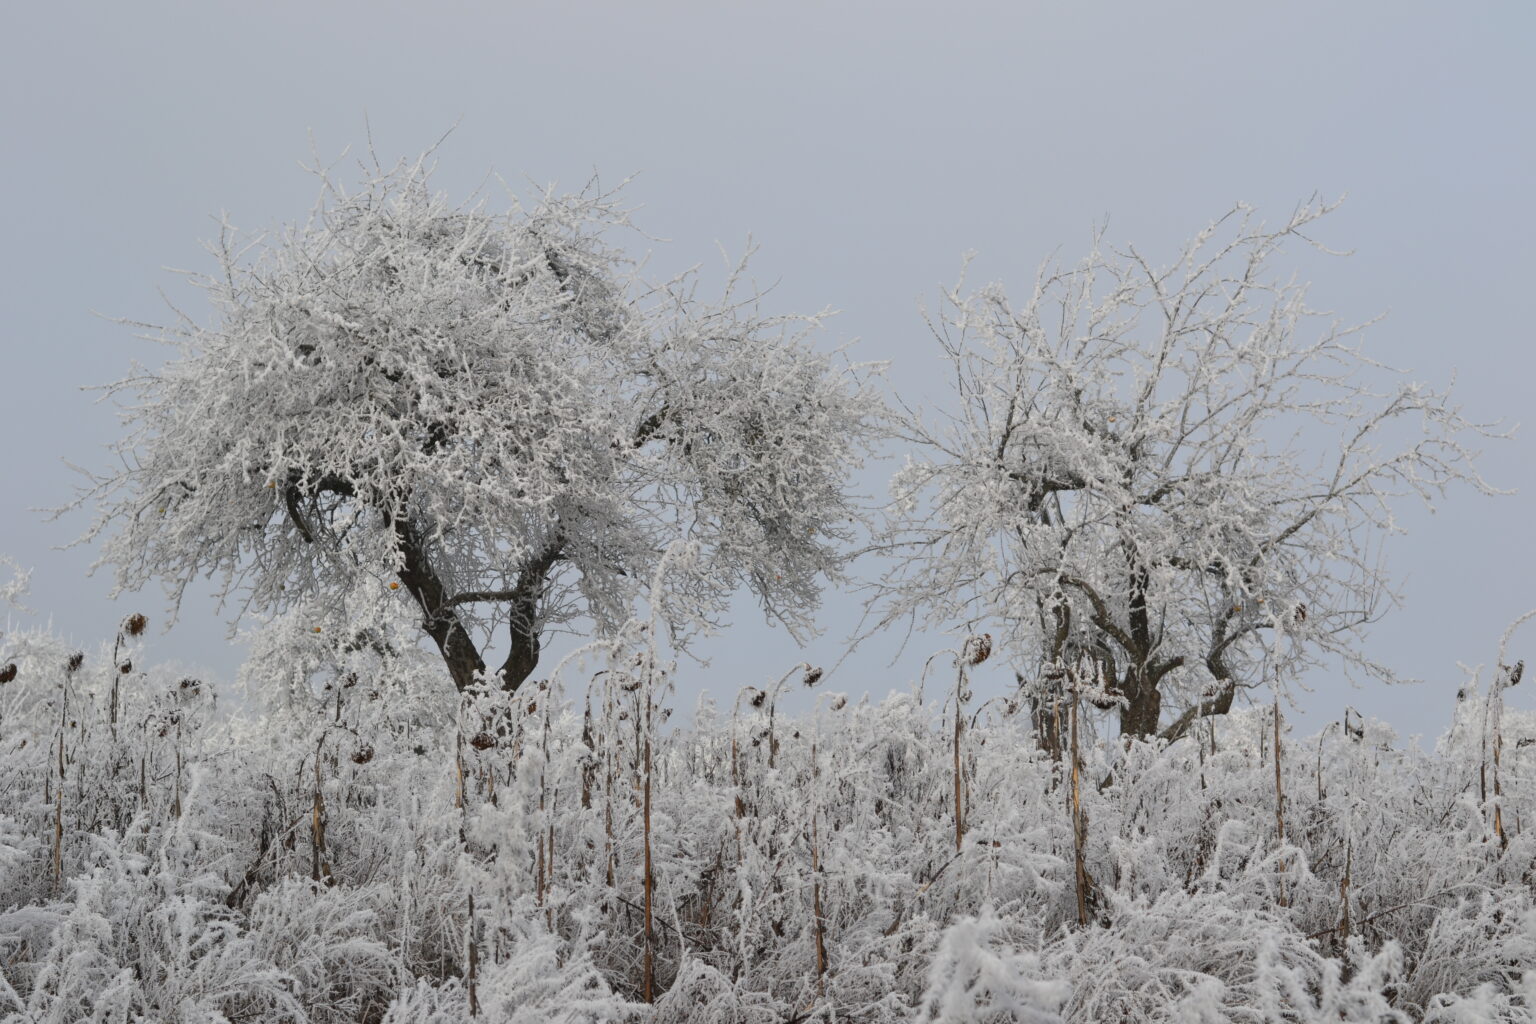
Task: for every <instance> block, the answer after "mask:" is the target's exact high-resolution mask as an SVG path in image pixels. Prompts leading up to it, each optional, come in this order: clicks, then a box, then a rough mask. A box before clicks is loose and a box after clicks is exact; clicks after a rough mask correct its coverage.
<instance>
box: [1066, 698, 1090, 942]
mask: <svg viewBox="0 0 1536 1024" xmlns="http://www.w3.org/2000/svg"><path fill="white" fill-rule="evenodd" d="M1069 713H1070V714H1071V716H1072V723H1071V731H1072V868H1073V874H1074V877H1075V880H1076V883H1077V923H1078V926H1079V927H1086V926H1087V924H1088V887H1089V886H1090V885H1091V884H1092V881H1091V879H1089V877H1088V865H1087V861H1086V860H1085V858H1084V847H1085V846H1087V844H1088V818H1087V816H1086V815H1085V814H1084V813H1083V794H1082V786H1081V782H1080V775H1081V771H1082V759H1081V747H1080V745H1079V742H1078V726H1077V722H1078V717H1079V714H1078V693H1077V683H1076V680H1075V679H1074V681H1073V685H1072V705H1071V707H1070V709H1069Z"/></svg>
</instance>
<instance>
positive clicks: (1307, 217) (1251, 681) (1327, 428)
mask: <svg viewBox="0 0 1536 1024" xmlns="http://www.w3.org/2000/svg"><path fill="white" fill-rule="evenodd" d="M1329 209H1331V207H1328V206H1325V205H1323V204H1320V203H1316V202H1313V203H1309V204H1307V205H1304V206H1302V207H1300V208H1298V209H1297V211H1296V212H1295V213H1294V214H1293V215H1292V216H1291V217H1290V218H1289V219H1288V220H1287V221H1286V222H1285V223H1284V224H1283V225H1281V226H1280V227H1278V228H1269V227H1266V226H1265V225H1264V224H1263V223H1262V222H1260V221H1259V220H1257V219H1256V218H1255V216H1254V215H1253V214H1252V212H1251V211H1250V210H1249V209H1247V208H1246V207H1243V206H1238V207H1236V208H1234V209H1232V210H1231V211H1229V212H1228V213H1227V214H1226V215H1225V216H1223V217H1221V218H1220V219H1218V220H1217V221H1215V222H1214V223H1212V224H1211V225H1210V226H1209V227H1208V228H1206V229H1205V230H1204V231H1202V232H1200V233H1199V234H1198V235H1197V236H1196V237H1195V238H1194V239H1193V240H1192V241H1190V242H1189V243H1188V244H1187V245H1185V246H1184V247H1183V249H1182V250H1181V251H1180V253H1179V254H1178V257H1177V259H1175V260H1174V261H1173V262H1172V263H1170V264H1168V265H1166V266H1160V265H1156V264H1154V263H1153V262H1151V261H1149V260H1148V259H1147V258H1146V257H1144V256H1143V255H1142V253H1141V252H1140V251H1138V250H1137V249H1135V248H1126V249H1114V248H1110V247H1107V246H1106V245H1105V244H1104V241H1103V239H1102V236H1098V237H1096V238H1095V245H1094V248H1093V251H1092V252H1090V253H1089V255H1088V256H1087V258H1086V259H1084V260H1083V261H1082V262H1081V263H1079V264H1077V265H1076V266H1074V267H1070V268H1066V269H1061V268H1057V267H1052V266H1047V267H1046V268H1045V269H1043V270H1042V271H1041V273H1040V275H1039V277H1038V279H1037V281H1036V284H1035V287H1034V290H1033V292H1032V293H1031V294H1030V295H1029V297H1028V298H1027V300H1026V301H1024V302H1023V303H1022V304H1018V305H1015V304H1014V303H1012V302H1010V300H1009V298H1008V296H1007V295H1006V294H1005V292H1004V290H1003V289H1002V287H1001V286H998V285H990V286H987V287H985V288H982V289H980V290H979V291H975V292H971V293H969V294H963V293H962V290H961V287H960V286H957V287H956V288H955V289H954V290H952V291H949V292H948V293H947V294H946V296H945V299H946V302H945V306H944V309H943V313H942V315H941V316H939V317H937V318H933V319H931V320H930V325H931V326H932V328H933V330H934V334H935V336H936V337H937V339H938V342H939V344H940V345H941V346H942V348H943V353H944V356H945V357H946V358H947V360H948V362H949V364H950V367H951V370H952V372H953V380H954V398H955V405H954V407H953V408H952V409H950V410H948V411H946V412H943V413H940V414H938V416H936V417H935V416H931V415H930V416H927V417H925V416H923V415H921V414H917V413H914V414H913V415H912V417H911V420H910V422H909V425H908V426H907V428H906V440H907V442H908V443H909V444H910V445H911V446H912V448H913V455H912V457H911V459H910V461H909V463H908V465H907V466H906V468H905V469H904V470H902V471H901V472H900V473H899V474H898V475H897V477H896V478H895V480H894V482H893V492H894V499H895V500H894V502H893V504H892V507H891V508H892V511H891V514H890V521H889V523H888V526H889V534H888V537H887V550H888V551H890V552H891V553H892V554H893V555H894V556H895V559H896V561H895V566H894V568H893V569H892V570H891V571H890V572H889V573H888V574H887V575H886V576H885V577H884V578H883V580H882V581H881V582H880V583H879V584H878V586H877V600H878V602H879V604H878V607H880V608H881V609H882V610H883V621H884V622H885V623H890V622H893V621H897V620H901V619H907V620H908V621H912V620H915V619H925V620H926V621H928V622H930V623H933V624H951V623H955V622H959V623H964V624H965V625H966V626H967V628H969V629H972V630H974V629H976V628H979V623H980V622H982V621H995V622H996V623H997V624H998V625H999V627H1000V628H999V629H998V630H997V631H998V633H999V636H1000V641H999V642H1000V644H1001V645H1003V646H1004V647H1006V648H1009V649H1010V652H1009V653H1010V654H1011V655H1012V656H1013V657H1014V658H1015V659H1016V662H1020V663H1023V664H1024V666H1025V667H1026V673H1025V674H1026V675H1027V676H1028V677H1030V678H1032V679H1039V680H1040V681H1041V682H1039V683H1038V684H1034V687H1033V689H1034V691H1035V692H1033V693H1032V696H1033V697H1034V698H1035V700H1036V703H1037V705H1039V706H1043V707H1049V706H1050V704H1051V700H1050V698H1051V694H1049V693H1047V692H1044V691H1046V690H1049V688H1050V687H1051V686H1052V685H1060V680H1061V679H1063V678H1064V675H1065V674H1075V675H1077V676H1083V675H1085V674H1086V675H1087V676H1089V677H1090V678H1088V679H1086V680H1079V681H1080V682H1086V683H1087V684H1089V685H1091V686H1093V687H1095V688H1096V692H1098V693H1099V698H1098V702H1099V703H1100V704H1101V706H1106V707H1111V706H1118V708H1119V720H1120V729H1121V731H1122V733H1123V734H1128V735H1133V736H1151V735H1153V734H1155V733H1158V732H1159V731H1161V732H1162V734H1163V735H1164V736H1166V737H1176V736H1178V735H1181V734H1182V733H1183V732H1184V731H1185V730H1186V729H1187V728H1188V727H1189V725H1190V724H1191V723H1192V722H1193V721H1194V720H1195V719H1197V718H1198V717H1200V716H1202V715H1207V714H1212V713H1224V712H1225V711H1227V710H1228V709H1229V708H1230V707H1231V705H1232V701H1233V697H1234V695H1235V694H1236V692H1237V690H1238V689H1240V688H1244V687H1251V686H1255V685H1259V684H1260V683H1261V682H1263V683H1276V682H1278V683H1280V684H1281V685H1283V684H1284V683H1285V681H1286V680H1288V679H1293V678H1295V675H1296V674H1297V673H1298V672H1300V671H1301V670H1303V669H1305V668H1306V667H1308V666H1310V665H1314V664H1317V663H1318V662H1319V661H1321V660H1323V659H1325V658H1327V657H1328V656H1338V657H1341V658H1343V659H1345V660H1346V661H1348V662H1350V663H1352V664H1353V665H1355V666H1358V667H1360V668H1362V669H1364V670H1366V671H1368V672H1370V673H1372V674H1374V675H1376V676H1379V677H1381V678H1385V679H1391V678H1393V674H1392V672H1391V671H1390V670H1389V669H1388V668H1386V667H1384V666H1383V665H1380V664H1378V663H1376V662H1374V661H1372V660H1370V659H1368V658H1366V657H1365V656H1364V655H1363V654H1361V653H1360V648H1359V646H1358V644H1357V642H1356V641H1357V640H1358V638H1359V635H1360V634H1361V633H1362V631H1363V630H1364V629H1365V628H1366V627H1367V626H1368V625H1369V624H1370V623H1371V622H1373V621H1374V620H1376V619H1377V617H1378V616H1379V614H1380V613H1381V612H1382V610H1383V609H1384V607H1385V606H1386V605H1387V604H1389V603H1391V602H1392V601H1394V600H1395V594H1394V592H1393V590H1392V582H1391V578H1390V576H1389V574H1388V573H1387V572H1386V570H1385V569H1384V568H1383V565H1382V563H1381V562H1380V560H1379V554H1380V550H1379V548H1380V545H1379V541H1380V539H1381V538H1382V537H1383V536H1384V535H1385V534H1389V533H1392V532H1397V531H1398V530H1399V527H1398V526H1397V525H1396V523H1395V521H1394V519H1393V514H1392V509H1393V505H1394V499H1397V498H1400V497H1404V496H1411V497H1416V498H1419V499H1423V500H1424V501H1426V502H1429V501H1431V499H1433V498H1434V497H1435V496H1437V495H1439V494H1441V493H1443V492H1444V490H1445V489H1446V487H1447V486H1448V485H1449V484H1451V483H1453V482H1455V481H1466V482H1469V483H1470V484H1471V485H1473V486H1474V487H1475V488H1477V489H1478V490H1480V491H1483V492H1491V491H1492V488H1490V487H1489V486H1488V485H1487V484H1486V483H1485V482H1484V481H1483V480H1482V479H1481V478H1480V477H1479V476H1478V474H1477V473H1476V471H1475V468H1474V459H1475V455H1476V452H1475V451H1473V450H1472V449H1471V448H1469V447H1468V444H1469V443H1472V441H1473V440H1474V439H1477V438H1481V437H1487V436H1492V433H1493V431H1492V429H1491V428H1490V427H1488V426H1486V425H1479V424H1475V423H1472V422H1470V421H1468V420H1467V419H1465V418H1464V417H1463V416H1462V415H1461V413H1460V412H1459V410H1458V409H1457V408H1456V407H1454V406H1453V405H1451V404H1450V403H1449V401H1448V397H1447V393H1445V392H1440V391H1433V390H1430V389H1427V388H1425V387H1422V386H1420V385H1418V384H1413V383H1408V382H1406V381H1404V380H1403V379H1402V378H1401V376H1400V375H1398V374H1397V373H1396V372H1395V371H1390V370H1388V369H1386V368H1385V367H1382V366H1381V365H1380V364H1378V363H1375V362H1373V361H1372V360H1370V359H1368V358H1367V357H1366V356H1365V355H1363V354H1362V353H1361V351H1360V349H1359V348H1358V346H1357V343H1356V340H1355V338H1354V335H1355V333H1356V331H1357V330H1358V328H1357V327H1345V326H1341V325H1340V324H1339V323H1338V322H1337V321H1335V320H1333V319H1331V318H1330V317H1329V316H1328V315H1326V314H1323V313H1320V312H1317V311H1314V310H1312V309H1310V308H1308V306H1307V305H1306V302H1305V287H1304V286H1302V285H1299V284H1297V283H1295V281H1294V280H1288V279H1285V278H1282V277H1279V276H1277V275H1276V274H1275V272H1274V270H1273V268H1272V266H1271V264H1272V262H1273V260H1274V257H1276V256H1277V255H1278V254H1279V253H1280V252H1281V251H1282V249H1283V247H1284V246H1285V245H1286V244H1287V243H1291V242H1297V241H1299V242H1303V243H1308V244H1311V242H1310V239H1308V237H1307V235H1306V233H1305V232H1306V231H1307V230H1308V228H1309V226H1310V225H1311V224H1312V223H1313V222H1314V221H1316V220H1317V219H1318V218H1319V217H1321V216H1323V215H1324V214H1326V213H1327V212H1328V210H1329ZM1030 663H1034V664H1035V665H1036V666H1037V668H1038V671H1037V670H1035V669H1029V668H1028V665H1029V664H1030ZM1053 680H1054V681H1055V682H1054V683H1053V682H1052V681H1053ZM1099 687H1102V689H1101V690H1098V689H1097V688H1099Z"/></svg>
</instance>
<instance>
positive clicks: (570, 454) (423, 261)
mask: <svg viewBox="0 0 1536 1024" xmlns="http://www.w3.org/2000/svg"><path fill="white" fill-rule="evenodd" d="M321 179H322V183H323V188H322V193H321V197H320V200H319V202H318V204H317V206H316V208H315V209H314V211H313V212H312V214H311V215H310V217H309V218H308V220H306V221H305V222H304V223H302V224H297V225H294V226H290V227H288V228H286V229H284V230H283V231H281V232H280V233H279V234H276V235H275V236H273V237H270V238H266V237H258V238H255V239H250V240H241V239H240V238H239V237H238V236H237V234H236V233H235V232H234V231H233V229H231V228H229V227H228V225H227V224H226V227H225V230H224V232H223V235H222V237H221V238H220V240H219V242H218V243H217V244H216V245H214V246H212V247H211V250H212V252H213V254H214V255H215V256H216V258H217V263H218V268H217V271H216V272H215V273H213V274H210V275H208V276H201V277H198V278H197V279H196V280H197V283H198V285H199V286H200V287H201V289H202V290H203V291H204V292H205V293H206V295H207V297H208V299H209V300H210V302H211V304H212V308H213V317H212V318H211V320H209V321H208V322H206V323H204V322H199V321H198V320H197V319H195V318H194V317H192V316H189V315H185V314H178V319H177V321H176V323H174V324H173V325H172V326H169V327H162V328H152V332H151V336H152V337H155V338H157V339H160V340H164V341H166V342H168V343H169V344H171V345H173V346H174V347H175V350H176V357H175V358H174V359H172V360H171V361H169V362H167V363H166V364H165V365H164V366H163V367H161V368H159V369H153V370H145V369H142V368H136V372H135V373H134V374H133V375H132V376H130V377H128V378H126V379H123V380H120V381H118V382H117V383H115V384H112V385H110V386H109V391H110V393H111V395H112V396H114V397H116V398H118V399H120V400H121V401H122V403H123V405H124V410H125V412H124V418H125V420H126V422H127V424H128V426H129V430H128V431H127V433H126V436H125V437H124V438H123V439H122V440H121V441H120V442H119V443H118V445H117V446H116V453H117V455H118V456H119V457H120V458H119V461H120V465H121V468H120V469H118V470H117V471H115V472H111V473H107V474H103V475H100V476H96V477H93V479H92V484H91V486H90V487H89V488H88V489H87V490H86V492H85V493H84V494H83V495H82V496H81V498H80V502H82V503H92V504H95V505H96V506H97V508H98V518H97V520H96V522H95V525H94V527H93V528H92V530H91V533H90V535H89V536H90V537H95V536H97V535H103V536H104V537H105V538H106V540H105V546H104V548H103V555H102V561H103V562H107V563H111V564H113V565H115V567H116V573H117V580H118V584H119V586H120V587H130V588H131V587H137V586H139V585H141V584H142V583H144V582H146V581H148V580H150V579H154V578H157V579H160V580H163V581H164V582H165V585H166V586H167V587H168V590H169V594H170V598H171V601H172V604H173V606H174V605H177V604H179V602H180V600H181V595H182V593H183V591H184V589H185V587H186V586H187V585H188V584H189V583H190V582H191V581H192V580H194V579H196V578H198V577H200V576H204V575H208V576H212V577H214V578H216V579H219V580H221V586H222V594H223V595H224V596H226V597H230V596H234V597H236V598H237V600H238V601H239V602H240V603H241V606H242V608H243V609H245V610H255V611H258V612H273V611H281V610H284V609H287V608H291V607H294V606H295V605H297V604H299V603H300V602H308V603H309V604H310V605H312V606H315V607H321V608H324V607H327V606H333V607H339V606H340V605H341V603H342V599H343V597H344V595H345V594H346V593H347V592H348V591H350V590H353V589H354V588H357V587H359V586H369V587H374V588H383V589H386V590H392V591H400V592H401V596H402V597H409V598H410V599H412V600H414V601H415V603H416V605H417V606H418V607H419V609H420V612H421V620H422V627H423V629H424V630H425V632H426V633H427V634H428V635H429V636H430V637H431V639H432V641H433V642H434V643H435V644H436V646H437V648H438V650H439V651H440V652H441V653H442V656H443V660H444V662H445V664H446V665H447V668H448V669H449V671H450V673H451V674H452V677H453V680H454V682H455V683H456V685H457V686H458V687H459V688H460V689H463V688H464V687H466V686H468V685H470V684H471V682H473V680H474V679H475V678H476V677H477V676H480V675H482V674H485V673H487V672H488V671H491V670H489V669H488V664H487V657H488V654H489V651H490V650H491V649H492V647H493V646H494V645H497V644H502V643H504V644H505V650H506V655H505V659H504V660H503V661H502V662H501V664H500V666H499V667H498V668H496V669H494V670H493V673H492V674H494V675H495V676H496V677H498V678H499V679H500V681H501V684H502V685H503V686H505V687H507V688H515V687H516V686H517V685H518V684H519V683H521V682H522V681H523V680H524V679H526V678H527V677H528V675H529V674H530V673H531V672H533V671H534V668H535V666H536V664H537V662H538V658H539V652H540V647H541V638H542V637H543V636H544V635H545V634H546V632H547V631H548V630H549V629H551V628H552V627H558V626H560V625H561V624H564V623H568V622H571V621H572V620H573V619H576V618H578V617H583V616H584V617H587V618H588V619H590V621H591V622H593V623H595V625H596V626H597V628H599V629H604V628H608V627H611V626H613V625H614V624H616V623H617V622H619V621H622V620H623V619H624V618H625V617H626V616H627V615H628V614H629V613H630V610H631V608H632V606H633V604H634V602H635V601H636V600H637V599H641V598H648V599H650V600H653V601H657V602H661V603H662V604H663V605H664V606H665V607H666V608H667V609H669V610H671V611H675V612H676V613H677V615H676V616H675V617H674V621H680V620H681V619H683V618H685V617H697V616H709V615H713V614H717V613H718V612H719V610H720V609H721V608H722V607H723V603H724V601H725V600H726V599H727V597H728V596H729V594H730V593H731V592H732V591H733V590H735V589H736V588H737V587H739V586H741V585H745V586H746V587H748V588H750V590H751V591H752V592H753V593H754V594H755V595H756V597H757V598H758V599H759V600H760V601H761V603H762V605H763V607H764V608H765V609H766V611H767V614H768V615H769V616H770V617H771V618H773V619H776V620H778V621H780V622H782V623H784V624H785V625H787V626H789V627H790V628H792V629H797V630H803V629H806V628H808V627H809V625H810V620H809V613H810V611H811V610H812V609H813V608H814V606H815V604H816V601H817V594H818V586H819V581H820V579H822V578H825V577H835V576H837V575H838V573H839V571H840V567H841V565H842V561H843V555H842V553H841V551H842V548H843V546H844V544H845V543H846V541H847V540H848V539H849V538H850V536H851V534H850V531H851V529H852V526H851V523H852V520H853V519H854V518H856V515H857V510H856V509H855V508H854V506H853V504H852V502H851V499H850V497H849V495H848V494H847V492H846V490H845V487H846V481H847V479H848V476H849V474H850V472H851V471H852V469H853V468H854V467H855V466H857V465H858V464H859V461H860V459H861V457H862V453H863V451H864V449H865V446H866V445H867V443H868V442H869V440H870V439H871V438H872V437H873V436H874V430H875V428H876V424H877V420H878V418H879V415H880V408H881V406H880V403H879V400H878V398H877V397H876V395H875V393H874V391H873V390H872V389H871V388H870V387H869V386H868V384H867V383H866V382H865V380H864V379H863V377H862V375H861V374H860V373H859V372H858V370H857V368H856V367H852V366H849V365H846V364H842V363H838V362H837V361H836V360H835V358H834V357H832V356H828V355H826V354H823V353H820V352H818V351H817V350H816V349H814V348H813V347H812V345H811V344H810V342H809V335H810V333H811V332H812V331H813V329H814V328H816V326H817V325H818V323H819V319H820V318H819V316H810V317H800V316H779V315H770V314H766V313H763V312H762V311H761V310H760V309H759V307H758V305H757V296H756V293H755V292H752V291H751V289H750V288H749V287H748V286H747V285H746V284H745V277H744V267H745V265H744V262H743V264H741V265H738V266H737V267H736V269H735V272H734V273H733V274H732V276H731V278H730V281H729V283H728V285H727V287H726V289H725V294H724V295H723V297H722V298H720V299H718V300H716V301H713V302H710V301H705V300H703V299H701V298H700V297H699V296H698V291H699V287H698V282H697V279H696V277H695V276H694V275H684V276H682V277H680V278H677V279H674V280H670V281H666V282H661V283H655V284H653V283H648V282H647V281H646V280H645V279H644V278H643V277H642V275H641V272H640V268H639V267H638V266H637V264H636V263H635V262H634V261H632V260H630V259H628V258H626V257H625V256H624V255H623V253H622V252H620V251H619V250H618V249H616V248H615V247H614V243H613V241H612V240H611V236H612V235H613V234H614V233H615V231H618V230H623V229H627V228H628V217H627V214H626V212H625V211H624V210H623V208H622V207H621V206H620V205H619V204H618V201H617V198H616V196H615V195H614V194H612V193H602V192H600V191H598V190H597V189H595V188H589V189H588V190H587V191H585V192H583V193H580V194H575V195H557V194H554V193H553V192H546V193H545V194H543V195H541V196H539V197H538V198H537V201H536V202H534V203H532V204H531V205H527V206H524V205H522V204H521V203H519V202H517V201H516V200H513V201H512V203H511V206H510V208H509V209H507V210H506V211H505V212H490V211H489V210H488V208H487V203H486V202H485V201H484V200H483V199H478V200H476V201H475V202H474V203H472V204H470V205H453V204H451V203H450V202H449V201H448V200H447V199H445V198H444V197H443V196H442V195H440V194H438V193H435V192H434V191H432V189H431V187H430V185H429V166H428V164H427V163H426V161H425V158H423V159H422V160H418V161H416V162H414V163H404V164H401V165H398V166H396V167H394V168H393V169H388V170H385V169H381V168H378V167H375V168H374V169H373V170H372V171H370V172H368V173H367V174H366V175H365V177H364V179H363V180H362V181H361V183H360V185H359V186H357V187H356V188H353V189H350V190H349V189H348V188H346V187H344V186H343V185H341V184H339V183H338V182H337V181H336V180H334V178H333V177H332V176H330V175H329V174H322V175H321ZM679 542H681V543H684V544H686V545H688V546H689V551H690V552H691V557H689V558H675V559H672V560H670V562H668V563H667V564H668V566H670V568H668V569H667V570H666V572H665V573H664V575H665V579H664V580H662V581H661V582H662V587H661V589H659V590H656V589H653V587H652V583H653V576H655V575H656V573H657V572H658V569H659V568H660V567H661V566H662V554H663V552H664V551H665V550H666V549H667V548H668V547H669V545H672V544H674V543H679ZM323 625H324V624H323V623H321V622H317V624H316V626H315V628H316V629H317V630H318V629H321V628H323ZM502 636H504V637H505V640H504V641H503V640H500V639H497V638H498V637H502Z"/></svg>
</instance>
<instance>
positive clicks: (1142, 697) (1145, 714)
mask: <svg viewBox="0 0 1536 1024" xmlns="http://www.w3.org/2000/svg"><path fill="white" fill-rule="evenodd" d="M1128 675H1129V678H1128V679H1127V680H1126V686H1125V699H1126V701H1127V702H1128V703H1127V704H1126V706H1125V707H1123V708H1121V709H1120V735H1121V736H1132V737H1135V738H1136V739H1139V740H1144V739H1146V738H1147V737H1148V736H1155V735H1157V722H1158V719H1159V718H1160V717H1161V716H1162V713H1163V694H1162V690H1160V689H1159V688H1158V686H1157V684H1156V683H1152V682H1148V681H1146V680H1144V679H1141V678H1138V676H1136V675H1134V674H1128Z"/></svg>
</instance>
